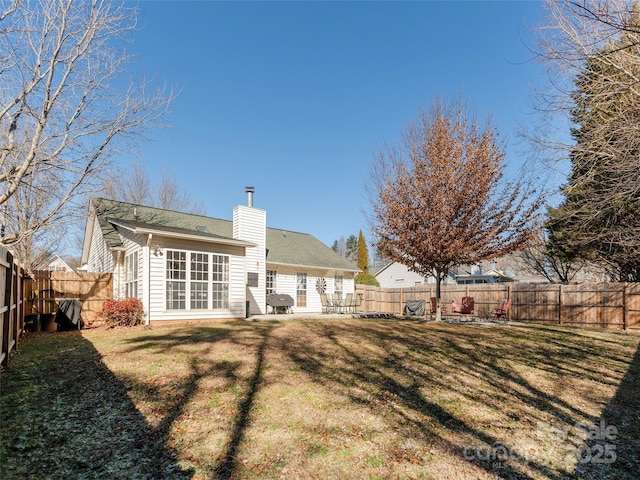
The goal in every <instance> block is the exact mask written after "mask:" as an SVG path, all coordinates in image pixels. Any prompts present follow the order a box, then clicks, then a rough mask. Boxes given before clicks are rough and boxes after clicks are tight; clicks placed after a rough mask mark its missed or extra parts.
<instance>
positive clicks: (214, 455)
mask: <svg viewBox="0 0 640 480" xmlns="http://www.w3.org/2000/svg"><path fill="white" fill-rule="evenodd" d="M52 337H59V338H66V339H67V340H66V344H67V345H69V344H72V343H73V342H78V344H79V346H77V348H76V350H78V351H82V352H84V353H83V355H85V356H86V355H90V356H91V357H90V359H89V360H88V361H89V362H91V363H90V364H86V363H85V365H84V367H83V369H84V371H85V376H84V377H86V375H87V373H86V372H87V371H89V372H91V371H93V370H94V369H98V370H97V371H100V372H102V373H101V374H100V375H94V374H91V375H89V378H84V377H83V375H79V374H78V375H76V380H75V381H76V382H83V383H84V384H86V383H87V382H96V378H98V379H100V381H99V382H98V383H97V384H96V385H95V387H94V388H88V387H87V388H85V390H87V391H93V390H98V391H100V390H101V391H103V392H104V391H105V390H106V391H111V392H112V394H111V395H110V398H111V401H109V402H105V400H104V393H103V394H102V397H101V398H102V401H103V403H106V404H105V405H103V406H102V407H101V408H102V410H101V413H100V412H99V413H98V414H97V418H101V417H100V414H102V415H106V416H108V418H110V419H111V420H109V422H107V421H106V420H105V421H104V425H102V426H101V427H100V428H102V429H104V430H105V431H107V430H106V429H109V428H111V429H112V430H115V429H118V428H119V429H120V430H118V431H117V432H116V433H111V435H109V434H108V433H107V434H106V435H103V438H102V442H103V444H102V447H100V442H99V439H98V438H97V437H98V436H99V435H98V434H97V433H96V432H94V431H93V430H95V428H94V429H93V430H91V432H89V433H90V435H88V433H87V432H83V429H82V427H77V428H76V430H77V433H78V435H83V434H84V435H88V438H87V439H86V441H85V446H87V448H86V449H83V450H82V452H81V453H82V455H83V456H87V455H91V453H90V452H91V451H95V450H96V449H98V450H100V448H110V449H111V455H110V457H109V458H110V460H106V459H104V458H99V459H98V460H96V461H93V460H91V461H89V460H85V461H84V462H81V464H80V465H79V466H78V467H77V468H76V470H74V471H75V472H76V473H77V472H81V473H82V472H84V474H83V475H80V477H82V478H105V476H104V475H102V476H101V474H103V473H104V472H105V468H106V467H105V466H104V465H105V463H106V464H107V465H109V468H110V470H109V471H114V472H119V473H118V474H117V475H121V476H111V477H109V478H193V479H208V478H269V479H271V478H273V479H276V478H285V479H295V478H300V479H316V478H317V479H375V478H380V479H395V478H398V479H411V478H434V479H448V478H451V479H484V478H486V479H493V478H535V479H538V478H540V479H542V478H553V479H560V478H625V477H626V478H635V477H634V475H635V472H636V471H638V469H639V468H640V462H639V461H638V456H637V452H638V451H640V431H639V430H640V427H639V422H638V411H640V400H639V399H640V353H639V350H638V348H639V346H640V335H638V334H627V333H621V332H607V331H595V330H581V329H571V328H560V327H542V326H527V327H515V326H490V327H489V326H479V325H448V324H442V323H440V324H436V323H416V322H412V321H390V320H357V319H345V320H318V319H314V320H296V321H283V322H245V321H238V322H227V323H214V322H211V323H197V324H185V325H171V326H166V327H158V328H154V329H153V330H144V329H143V328H135V329H124V328H121V329H115V330H101V329H100V330H98V329H96V330H85V331H83V332H82V333H81V334H77V333H71V334H55V335H52V334H49V335H48V336H46V335H45V334H43V335H39V336H35V337H34V338H32V339H30V340H29V341H28V342H26V343H27V345H25V347H24V349H25V354H24V355H23V357H26V355H27V353H26V352H27V350H28V349H29V346H30V345H29V344H31V343H34V342H37V341H44V340H41V339H48V338H52ZM80 347H82V348H80ZM21 360H24V359H23V358H21V357H18V358H17V359H16V361H15V365H14V366H13V367H12V369H11V370H10V371H9V372H6V373H4V374H3V377H4V378H3V383H4V382H5V379H6V383H8V385H6V386H3V391H2V395H3V402H9V401H10V400H12V399H13V400H15V399H16V397H15V395H16V394H15V391H18V390H20V388H23V389H24V388H26V386H25V385H23V384H22V383H21V378H22V380H23V381H24V378H23V377H20V374H19V373H17V372H19V370H20V368H21V367H20V364H19V362H20V361H21ZM105 367H106V368H105ZM62 373H63V372H62V371H58V372H57V375H61V374H62ZM54 383H55V382H54ZM47 388H49V389H50V388H52V387H48V386H46V385H44V386H42V388H40V387H38V389H37V392H39V393H38V394H42V392H44V391H46V390H47ZM53 388H55V387H53ZM7 389H12V390H13V393H12V392H9V393H7V392H6V390H7ZM6 393H7V394H6ZM5 394H6V395H5ZM70 395H71V394H70ZM83 395H84V396H83V397H82V398H78V396H77V395H72V397H71V398H69V399H68V401H70V402H73V401H75V402H77V403H80V404H82V405H85V403H87V402H88V403H89V404H90V405H91V406H92V407H91V408H99V407H98V405H99V404H100V402H98V401H95V400H94V401H88V400H87V398H85V396H87V395H89V393H86V392H85V393H84V394H83ZM96 395H97V392H96ZM39 398H40V397H39ZM114 399H115V400H114ZM116 400H117V401H116ZM6 405H7V403H3V417H2V420H3V425H2V426H3V430H5V426H8V425H9V424H12V423H13V422H16V421H20V422H28V421H29V420H28V419H27V418H26V416H21V417H20V418H19V419H16V418H13V417H12V416H11V415H7V414H6V413H7V412H6V411H5V406H6ZM114 408H116V409H118V408H119V409H120V410H118V411H117V412H116V413H114V410H113V409H114ZM119 418H120V419H121V420H122V421H121V422H120V423H118V419H119ZM44 421H45V420H40V422H44ZM601 421H604V422H605V425H606V426H612V427H615V428H616V430H617V431H616V432H615V435H614V437H615V438H613V437H612V436H611V435H610V436H609V438H608V439H604V440H603V439H597V438H596V439H588V438H586V437H587V436H588V435H586V433H587V430H585V428H581V427H580V426H579V425H580V424H583V425H585V426H586V427H590V426H592V425H594V424H597V425H600V423H599V422H601ZM5 422H6V425H5ZM40 425H41V423H40ZM32 428H36V429H37V428H38V426H34V425H32ZM592 431H594V430H593V429H592ZM121 432H122V435H125V434H126V435H125V438H129V439H130V442H129V444H127V442H126V441H125V440H122V442H120V443H118V441H119V440H118V439H119V437H118V435H120V433H121ZM136 432H138V433H136ZM609 433H611V431H609ZM32 434H33V435H37V433H36V432H35V431H33V430H32ZM50 435H53V436H54V439H55V432H51V433H50ZM8 437H9V438H8V439H5V435H4V433H3V440H2V447H3V450H2V451H3V452H4V454H7V455H8V457H9V459H10V461H9V466H10V468H11V470H10V471H8V472H9V473H12V472H20V471H22V470H21V468H22V467H23V466H24V467H25V468H27V467H30V468H35V469H36V470H35V471H36V472H38V471H40V470H38V467H37V466H36V467H34V466H33V465H27V463H28V462H26V460H24V457H22V459H19V458H17V457H16V455H17V453H24V452H20V451H19V448H17V447H16V442H17V440H15V438H11V435H9V436H8ZM23 437H26V433H23V434H22V436H21V437H19V438H23ZM110 440H111V443H114V445H112V446H111V447H109V443H110ZM605 444H608V445H609V447H608V450H607V455H605V456H604V457H603V459H604V458H612V457H611V454H612V452H613V454H615V457H616V459H615V462H613V463H596V462H595V459H596V457H597V456H598V451H599V450H598V448H599V445H605ZM88 445H92V447H91V448H89V447H88ZM140 449H142V450H144V451H145V452H146V455H147V456H149V455H150V454H153V455H155V456H156V461H154V462H151V463H143V464H142V466H140V464H139V466H138V467H136V466H135V465H134V463H135V462H132V461H131V458H130V456H131V455H134V456H135V452H136V451H138V450H140ZM576 451H579V452H582V454H583V455H585V454H591V455H592V457H591V461H589V462H582V463H581V462H579V461H578V456H577V455H576ZM123 452H127V453H128V455H129V456H127V455H124V453H123ZM4 454H3V456H4ZM66 455H69V454H68V453H67V454H66ZM121 456H122V457H123V458H126V459H127V463H126V464H125V465H124V466H123V467H122V468H121V470H120V471H119V470H118V458H120V457H121ZM159 457H162V461H160V460H157V458H159ZM68 461H69V459H67V462H68ZM100 462H102V463H100ZM109 462H112V463H109ZM3 463H4V462H3ZM58 463H62V464H64V462H58ZM48 465H49V467H48V468H49V469H50V470H51V469H54V474H53V475H52V476H51V478H63V477H62V476H58V475H56V473H55V472H58V471H62V470H55V469H56V468H58V467H56V462H52V461H49V462H48ZM60 468H62V467H60ZM78 469H79V470H78ZM65 472H67V471H66V470H65ZM72 472H73V471H72ZM87 472H88V473H87ZM91 472H95V474H96V475H95V477H94V476H92V473H91ZM16 474H17V473H16ZM80 477H76V478H80ZM6 478H19V477H18V476H15V477H11V476H9V477H6ZM32 478H46V477H45V476H41V477H32Z"/></svg>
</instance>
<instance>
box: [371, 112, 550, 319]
mask: <svg viewBox="0 0 640 480" xmlns="http://www.w3.org/2000/svg"><path fill="white" fill-rule="evenodd" d="M503 158H504V151H503V146H502V145H501V143H500V142H499V140H498V135H497V133H496V132H495V131H494V130H493V128H492V127H491V125H490V124H489V123H487V125H486V126H484V127H480V126H479V125H477V124H475V123H473V122H472V121H471V119H470V112H469V109H468V108H467V107H466V106H465V105H464V104H463V103H462V102H458V103H452V104H450V105H445V104H444V103H443V102H435V103H434V104H433V105H432V107H431V110H430V111H429V113H428V114H427V113H422V114H421V115H420V116H419V117H418V118H417V120H416V121H414V122H412V123H411V124H410V125H409V126H408V127H407V130H406V132H405V136H404V138H403V141H402V142H401V143H400V145H399V146H398V147H397V148H387V149H386V150H383V151H381V153H380V154H379V155H378V157H377V161H376V163H375V164H374V166H373V168H372V170H371V182H370V185H369V194H370V196H371V201H372V207H373V218H372V224H373V232H374V234H375V235H376V238H377V240H376V243H377V247H378V248H379V249H380V252H381V253H382V254H383V255H384V256H385V257H386V258H389V259H391V260H394V261H397V262H400V263H402V264H404V265H406V266H407V268H409V270H411V271H414V272H416V273H419V274H420V275H422V276H428V275H433V276H434V277H435V280H436V298H437V304H438V314H437V316H438V318H439V316H440V308H439V305H440V286H441V283H442V280H443V279H444V278H445V276H446V275H447V273H448V272H449V269H450V268H451V267H453V266H455V265H465V264H466V265H468V264H475V263H477V262H479V261H481V260H485V259H491V258H496V257H499V256H502V255H505V254H507V253H510V252H513V251H516V250H518V249H521V248H523V247H524V246H526V245H527V243H528V242H529V241H530V240H531V239H532V238H533V236H534V235H535V233H536V226H535V225H536V219H537V217H538V211H539V207H540V202H539V201H538V200H536V199H533V198H532V194H533V191H532V190H528V189H527V188H526V186H525V185H524V184H514V183H504V184H503V183H502V177H503V173H502V170H503V168H504V166H503V163H502V162H503Z"/></svg>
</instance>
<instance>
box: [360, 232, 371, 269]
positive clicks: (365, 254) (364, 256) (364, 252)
mask: <svg viewBox="0 0 640 480" xmlns="http://www.w3.org/2000/svg"><path fill="white" fill-rule="evenodd" d="M358 268H359V269H360V270H362V271H363V272H364V273H369V250H368V249H367V242H366V241H365V240H364V235H363V234H362V230H360V234H359V235H358Z"/></svg>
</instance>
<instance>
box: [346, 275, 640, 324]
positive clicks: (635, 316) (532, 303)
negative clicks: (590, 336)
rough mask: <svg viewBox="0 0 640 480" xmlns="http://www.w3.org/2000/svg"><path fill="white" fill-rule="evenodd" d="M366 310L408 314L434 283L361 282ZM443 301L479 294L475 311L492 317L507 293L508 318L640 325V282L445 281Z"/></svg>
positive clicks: (426, 297)
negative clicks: (397, 285) (410, 305)
mask: <svg viewBox="0 0 640 480" xmlns="http://www.w3.org/2000/svg"><path fill="white" fill-rule="evenodd" d="M356 293H361V294H362V295H363V302H362V306H361V307H360V309H359V310H360V311H361V312H363V313H393V314H399V315H401V314H403V313H404V307H405V304H406V302H407V301H408V300H424V301H425V302H426V305H427V308H428V306H429V304H430V303H429V302H430V298H431V297H433V296H435V285H418V286H415V287H411V288H386V289H385V288H379V287H370V286H365V285H356ZM441 296H442V302H443V304H444V305H448V304H450V303H451V300H453V299H457V300H460V299H461V298H462V297H463V296H469V297H473V298H474V302H475V316H477V317H478V318H488V317H489V316H490V314H491V311H492V310H493V309H495V308H496V307H497V306H498V305H499V303H500V300H501V299H503V298H509V299H511V309H510V312H509V317H508V318H509V320H511V321H518V322H529V323H546V324H556V325H575V326H582V327H594V328H609V329H622V330H640V283H598V284H579V285H556V284H531V283H517V282H516V283H497V284H483V285H443V286H442V293H441Z"/></svg>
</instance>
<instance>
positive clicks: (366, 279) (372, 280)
mask: <svg viewBox="0 0 640 480" xmlns="http://www.w3.org/2000/svg"><path fill="white" fill-rule="evenodd" d="M355 282H356V283H357V284H360V285H371V286H374V287H379V286H380V283H378V279H377V278H376V277H374V276H373V275H371V274H370V273H363V272H360V273H359V274H357V275H356V278H355Z"/></svg>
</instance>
